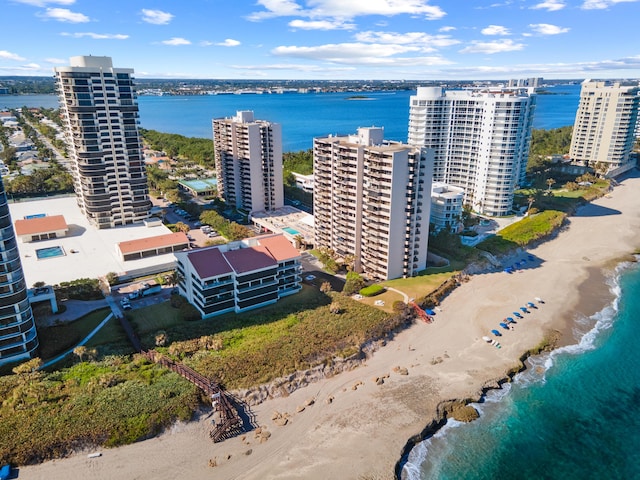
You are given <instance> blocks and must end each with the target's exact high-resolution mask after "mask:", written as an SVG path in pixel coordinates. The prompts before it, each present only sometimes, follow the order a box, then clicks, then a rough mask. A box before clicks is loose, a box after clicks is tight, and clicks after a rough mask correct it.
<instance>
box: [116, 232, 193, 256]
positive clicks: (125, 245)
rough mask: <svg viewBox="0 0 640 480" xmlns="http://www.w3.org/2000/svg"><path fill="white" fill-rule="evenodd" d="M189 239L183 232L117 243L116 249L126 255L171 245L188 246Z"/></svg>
mask: <svg viewBox="0 0 640 480" xmlns="http://www.w3.org/2000/svg"><path fill="white" fill-rule="evenodd" d="M188 243H189V239H188V238H187V235H186V233H184V232H172V233H166V234H164V235H156V236H152V237H144V238H137V239H135V240H126V241H124V242H120V243H118V248H120V251H121V252H122V254H123V255H126V254H127V253H135V252H144V251H147V250H154V249H156V248H163V247H170V246H172V245H180V244H188Z"/></svg>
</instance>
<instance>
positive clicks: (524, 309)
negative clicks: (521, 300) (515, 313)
mask: <svg viewBox="0 0 640 480" xmlns="http://www.w3.org/2000/svg"><path fill="white" fill-rule="evenodd" d="M520 310H522V311H523V312H524V313H529V310H527V309H526V308H524V307H520Z"/></svg>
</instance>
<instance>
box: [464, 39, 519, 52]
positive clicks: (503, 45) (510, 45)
mask: <svg viewBox="0 0 640 480" xmlns="http://www.w3.org/2000/svg"><path fill="white" fill-rule="evenodd" d="M523 48H524V44H523V43H515V42H514V41H513V40H509V39H504V40H496V41H493V42H480V41H477V40H474V41H473V42H471V45H469V46H468V47H465V48H463V49H462V50H460V53H488V54H494V53H502V52H513V51H516V50H522V49H523Z"/></svg>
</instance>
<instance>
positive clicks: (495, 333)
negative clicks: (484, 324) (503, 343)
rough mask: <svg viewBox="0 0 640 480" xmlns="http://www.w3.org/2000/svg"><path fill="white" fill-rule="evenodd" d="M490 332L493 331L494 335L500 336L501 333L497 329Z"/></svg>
mask: <svg viewBox="0 0 640 480" xmlns="http://www.w3.org/2000/svg"><path fill="white" fill-rule="evenodd" d="M491 333H493V334H494V335H495V336H496V337H501V336H502V334H501V333H500V332H499V331H498V330H495V329H494V330H491Z"/></svg>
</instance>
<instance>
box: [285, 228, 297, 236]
mask: <svg viewBox="0 0 640 480" xmlns="http://www.w3.org/2000/svg"><path fill="white" fill-rule="evenodd" d="M282 230H283V231H285V232H287V233H288V234H289V235H293V236H294V237H295V236H296V235H300V232H299V231H298V230H296V229H295V228H291V227H282Z"/></svg>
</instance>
